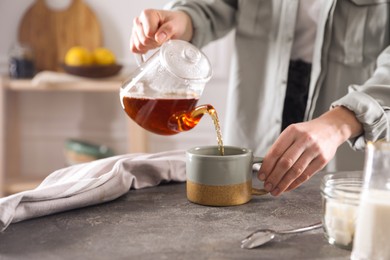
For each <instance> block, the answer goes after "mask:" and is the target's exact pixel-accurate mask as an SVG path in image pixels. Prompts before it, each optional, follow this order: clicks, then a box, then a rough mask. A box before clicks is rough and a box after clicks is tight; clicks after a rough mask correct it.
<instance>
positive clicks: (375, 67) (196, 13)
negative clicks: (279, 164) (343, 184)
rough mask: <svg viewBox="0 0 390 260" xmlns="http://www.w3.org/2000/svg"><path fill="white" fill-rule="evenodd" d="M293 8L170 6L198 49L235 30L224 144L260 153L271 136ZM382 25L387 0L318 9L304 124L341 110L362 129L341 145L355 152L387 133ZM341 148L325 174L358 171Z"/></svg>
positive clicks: (355, 158) (340, 1)
mask: <svg viewBox="0 0 390 260" xmlns="http://www.w3.org/2000/svg"><path fill="white" fill-rule="evenodd" d="M298 4H299V0H288V1H284V0H269V1H255V0H207V1H206V0H205V1H199V0H197V1H190V0H182V1H176V2H174V3H172V5H171V6H170V8H173V9H179V10H183V11H185V12H187V13H188V14H189V15H190V16H191V18H192V21H193V26H194V36H193V39H192V42H193V44H195V45H197V46H199V47H202V46H204V45H206V44H207V43H209V42H210V41H213V40H215V39H218V38H221V37H223V36H225V35H226V34H227V33H228V32H230V31H231V30H233V29H234V30H235V32H234V33H235V48H234V53H233V54H232V68H231V73H230V85H229V89H228V100H227V111H226V115H227V116H226V118H225V122H224V124H225V126H224V128H225V129H224V142H225V144H229V145H239V146H245V147H248V148H250V149H252V150H253V151H254V152H255V154H257V155H265V153H266V152H267V150H268V149H269V148H270V146H271V145H272V144H273V143H274V141H275V140H276V139H277V137H278V136H279V134H280V129H281V122H282V112H283V105H284V98H285V93H286V84H287V75H288V65H289V60H290V54H291V48H292V42H293V39H294V29H295V21H296V15H297V11H298ZM389 22H390V0H327V1H324V5H323V7H322V10H321V11H320V15H319V20H318V28H317V37H316V41H315V46H314V57H313V63H312V72H311V84H310V89H309V97H308V101H307V108H306V114H305V120H309V119H311V118H314V117H317V116H319V115H321V114H323V113H324V112H326V111H327V110H329V108H330V107H331V106H339V105H341V106H345V107H347V108H348V109H350V110H351V111H353V112H354V113H355V115H356V117H357V119H358V120H359V121H360V122H361V123H362V124H363V127H364V133H363V134H362V135H361V136H359V137H357V138H353V139H351V140H349V143H350V145H351V147H352V148H354V149H355V150H362V149H364V147H365V143H366V141H368V140H373V141H375V140H378V139H382V138H385V137H386V133H387V132H388V130H389V123H388V122H389V121H388V120H389V116H390V113H389V107H390V48H388V45H389V43H390V39H389V38H390V35H389V33H390V26H389ZM227 55H231V54H230V53H227ZM347 148H348V149H345V147H344V148H340V149H339V150H338V152H337V155H336V157H335V160H334V161H333V162H332V163H330V165H333V166H331V167H330V168H329V169H330V170H340V169H362V162H363V160H362V156H363V155H364V154H363V153H357V152H354V151H353V150H352V149H350V148H349V147H347ZM340 156H341V157H342V160H340V159H339V158H340ZM356 162H359V163H356Z"/></svg>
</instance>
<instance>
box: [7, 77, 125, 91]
mask: <svg viewBox="0 0 390 260" xmlns="http://www.w3.org/2000/svg"><path fill="white" fill-rule="evenodd" d="M2 81H3V82H4V83H3V84H2V85H3V88H5V89H7V90H12V91H92V92H100V91H101V92H115V91H117V92H118V93H119V90H120V87H121V86H122V82H123V79H122V78H118V79H113V80H98V79H96V80H92V79H91V80H81V81H58V82H44V83H41V84H33V82H32V81H31V80H25V79H18V80H13V79H9V78H5V77H4V78H3V80H2Z"/></svg>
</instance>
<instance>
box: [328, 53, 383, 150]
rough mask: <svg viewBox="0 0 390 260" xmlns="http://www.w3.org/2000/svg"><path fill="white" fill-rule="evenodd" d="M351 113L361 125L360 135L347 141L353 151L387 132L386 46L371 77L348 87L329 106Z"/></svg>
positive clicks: (380, 137) (362, 147)
mask: <svg viewBox="0 0 390 260" xmlns="http://www.w3.org/2000/svg"><path fill="white" fill-rule="evenodd" d="M336 106H343V107H346V108H348V109H349V110H351V111H352V112H354V113H355V116H356V118H357V120H358V121H359V122H360V123H361V124H362V125H363V130H364V131H363V133H362V134H361V135H360V136H357V137H354V138H351V139H349V140H348V142H349V143H350V144H351V146H352V147H353V148H354V149H355V150H363V149H364V147H365V145H366V142H367V141H377V140H380V139H384V138H386V137H387V136H388V133H389V131H390V128H389V126H390V125H389V122H390V46H389V47H387V48H386V49H385V50H384V51H383V52H382V53H381V54H380V55H379V57H378V59H377V68H376V70H375V71H374V74H373V76H372V77H371V78H370V79H368V80H367V81H366V82H365V83H364V84H363V85H351V86H349V93H348V94H347V95H346V96H344V97H342V98H341V99H339V100H337V101H335V102H333V103H332V105H331V107H336Z"/></svg>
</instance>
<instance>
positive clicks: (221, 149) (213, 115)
mask: <svg viewBox="0 0 390 260" xmlns="http://www.w3.org/2000/svg"><path fill="white" fill-rule="evenodd" d="M207 113H208V114H209V115H210V117H211V119H212V120H213V123H214V127H215V132H216V134H217V142H218V150H219V153H220V154H221V155H225V149H224V146H223V140H222V132H221V126H220V124H219V119H218V114H217V111H216V110H215V109H214V108H213V107H212V108H209V109H207Z"/></svg>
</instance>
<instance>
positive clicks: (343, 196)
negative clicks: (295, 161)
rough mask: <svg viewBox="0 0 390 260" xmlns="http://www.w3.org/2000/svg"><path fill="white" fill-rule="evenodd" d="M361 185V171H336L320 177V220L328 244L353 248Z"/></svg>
mask: <svg viewBox="0 0 390 260" xmlns="http://www.w3.org/2000/svg"><path fill="white" fill-rule="evenodd" d="M362 186H363V172H362V171H351V172H336V173H331V174H327V175H325V176H324V177H323V179H322V182H321V195H322V213H323V215H322V216H323V217H322V223H323V226H324V232H325V237H326V238H327V240H328V242H329V243H330V244H332V245H335V246H338V247H340V248H344V249H348V250H351V249H352V245H353V238H354V235H355V224H356V219H357V212H358V206H359V202H360V193H361V189H362Z"/></svg>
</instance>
